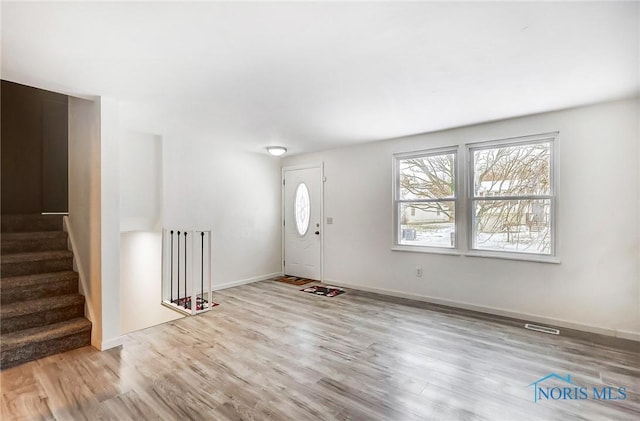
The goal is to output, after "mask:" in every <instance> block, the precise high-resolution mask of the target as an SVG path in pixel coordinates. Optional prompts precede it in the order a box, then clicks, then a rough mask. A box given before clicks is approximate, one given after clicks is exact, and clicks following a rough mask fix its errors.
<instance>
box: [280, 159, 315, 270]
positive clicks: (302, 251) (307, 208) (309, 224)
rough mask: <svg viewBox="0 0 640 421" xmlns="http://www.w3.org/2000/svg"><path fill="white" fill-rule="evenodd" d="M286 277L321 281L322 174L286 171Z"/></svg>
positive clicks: (313, 171)
mask: <svg viewBox="0 0 640 421" xmlns="http://www.w3.org/2000/svg"><path fill="white" fill-rule="evenodd" d="M283 174H284V273H285V274H287V275H291V276H299V277H301V278H309V279H315V280H320V278H321V276H322V271H321V268H320V260H321V259H320V253H321V247H320V244H321V240H320V238H321V236H322V232H321V222H322V221H321V218H322V215H321V207H322V194H321V186H322V171H321V168H320V167H312V168H302V169H286V168H285V169H284V172H283Z"/></svg>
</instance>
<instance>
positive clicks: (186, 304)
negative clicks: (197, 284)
mask: <svg viewBox="0 0 640 421" xmlns="http://www.w3.org/2000/svg"><path fill="white" fill-rule="evenodd" d="M173 302H174V304H175V305H177V306H179V307H182V308H188V309H189V310H191V297H186V298H179V299H177V300H174V301H173ZM207 303H208V301H207V300H205V299H203V298H202V297H196V311H200V310H202V309H203V308H204V307H205V306H206V304H207ZM217 305H218V303H212V304H211V307H212V308H213V307H215V306H217Z"/></svg>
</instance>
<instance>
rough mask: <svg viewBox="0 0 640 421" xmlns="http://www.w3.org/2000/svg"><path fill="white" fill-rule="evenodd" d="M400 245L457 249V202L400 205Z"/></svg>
mask: <svg viewBox="0 0 640 421" xmlns="http://www.w3.org/2000/svg"><path fill="white" fill-rule="evenodd" d="M398 212H399V215H400V232H399V233H398V244H402V245H411V246H430V247H448V248H452V247H455V202H454V201H443V202H428V203H400V207H399V209H398Z"/></svg>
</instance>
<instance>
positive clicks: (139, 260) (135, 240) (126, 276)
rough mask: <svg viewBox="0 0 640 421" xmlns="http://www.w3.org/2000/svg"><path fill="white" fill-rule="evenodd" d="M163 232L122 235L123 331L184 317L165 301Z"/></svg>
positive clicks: (121, 286)
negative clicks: (163, 301)
mask: <svg viewBox="0 0 640 421" xmlns="http://www.w3.org/2000/svg"><path fill="white" fill-rule="evenodd" d="M161 272H162V232H160V231H158V232H144V231H130V232H123V233H121V234H120V296H121V300H120V305H121V315H122V317H121V325H122V326H121V330H122V333H129V332H133V331H134V330H139V329H144V328H147V327H150V326H154V325H157V324H160V323H165V322H168V321H171V320H176V319H179V318H182V317H183V316H182V315H181V314H180V313H178V312H176V311H173V310H170V309H168V308H166V307H164V306H163V305H162V304H160V302H161V301H162V283H161V279H162V273H161Z"/></svg>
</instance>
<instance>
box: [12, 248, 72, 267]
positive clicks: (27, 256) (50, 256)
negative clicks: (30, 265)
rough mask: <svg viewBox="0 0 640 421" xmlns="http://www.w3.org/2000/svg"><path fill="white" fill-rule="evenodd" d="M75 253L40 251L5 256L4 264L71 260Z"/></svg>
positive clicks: (67, 251)
mask: <svg viewBox="0 0 640 421" xmlns="http://www.w3.org/2000/svg"><path fill="white" fill-rule="evenodd" d="M72 257H73V253H72V252H70V251H69V250H51V251H38V252H30V253H15V254H3V255H2V263H3V264H4V263H23V262H38V261H42V260H55V259H69V258H72Z"/></svg>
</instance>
